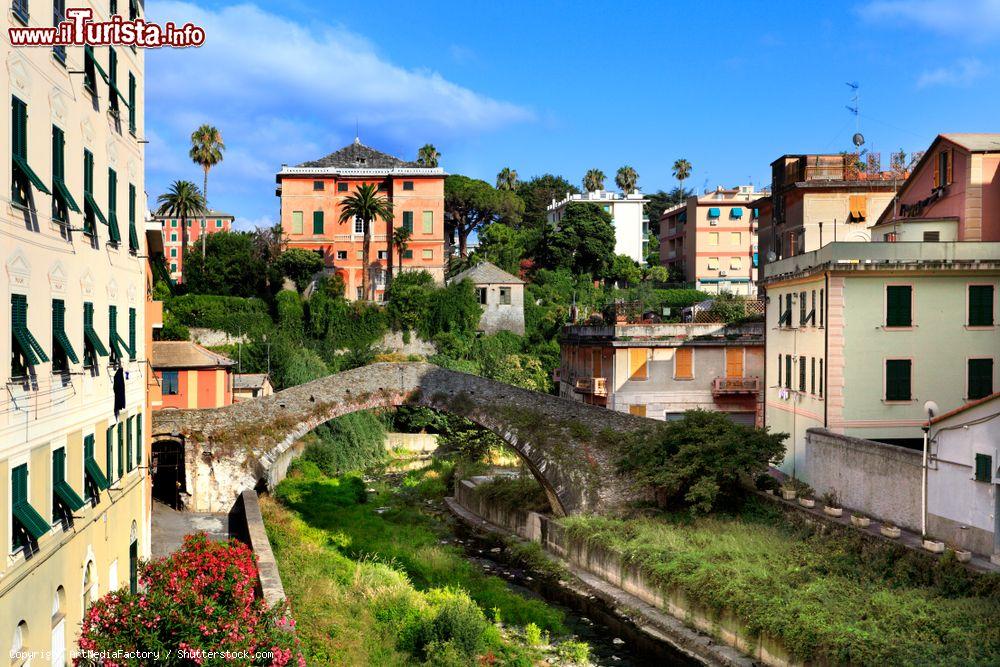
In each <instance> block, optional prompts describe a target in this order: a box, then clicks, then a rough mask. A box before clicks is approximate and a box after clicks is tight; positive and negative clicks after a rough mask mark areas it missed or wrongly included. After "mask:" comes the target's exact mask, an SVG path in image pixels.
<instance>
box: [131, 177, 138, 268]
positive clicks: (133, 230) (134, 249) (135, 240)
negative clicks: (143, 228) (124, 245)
mask: <svg viewBox="0 0 1000 667" xmlns="http://www.w3.org/2000/svg"><path fill="white" fill-rule="evenodd" d="M128 249H129V250H131V251H132V252H139V234H138V232H137V231H136V228H135V185H133V184H132V183H129V184H128Z"/></svg>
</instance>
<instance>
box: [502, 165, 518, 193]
mask: <svg viewBox="0 0 1000 667" xmlns="http://www.w3.org/2000/svg"><path fill="white" fill-rule="evenodd" d="M517 185H518V181H517V171H516V170H514V169H511V168H510V167H504V168H503V169H501V170H500V173H499V174H497V190H512V191H513V190H516V189H517Z"/></svg>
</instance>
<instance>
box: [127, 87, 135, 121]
mask: <svg viewBox="0 0 1000 667" xmlns="http://www.w3.org/2000/svg"><path fill="white" fill-rule="evenodd" d="M128 131H129V132H131V133H132V134H135V75H134V74H132V72H129V73H128Z"/></svg>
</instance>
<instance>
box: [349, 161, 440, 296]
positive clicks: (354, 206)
mask: <svg viewBox="0 0 1000 667" xmlns="http://www.w3.org/2000/svg"><path fill="white" fill-rule="evenodd" d="M425 148H426V146H425ZM379 218H381V219H383V220H385V221H386V225H387V226H388V228H392V202H391V201H389V200H388V199H387V198H385V197H383V196H382V195H380V194H379V193H378V186H376V185H375V184H373V183H363V184H361V185H360V186H358V189H357V190H355V191H354V192H353V193H352V194H350V195H349V196H347V197H346V198H345V199H344V201H343V202H342V203H341V204H340V222H353V221H354V220H355V219H357V220H360V221H361V224H362V228H363V230H364V241H363V242H362V246H361V260H362V265H363V266H364V270H363V271H362V273H361V294H362V295H363V296H364V298H366V299H372V300H374V298H375V294H374V290H371V293H369V285H370V281H369V273H370V272H371V267H370V266H369V264H370V262H371V251H372V250H371V247H372V222H374V221H375V220H378V219H379ZM386 238H388V239H389V241H388V243H389V244H390V248H389V253H390V256H391V254H392V247H391V244H392V234H391V233H390V234H387V235H386ZM389 282H390V276H389V275H388V274H387V275H386V287H387V288H388V286H389Z"/></svg>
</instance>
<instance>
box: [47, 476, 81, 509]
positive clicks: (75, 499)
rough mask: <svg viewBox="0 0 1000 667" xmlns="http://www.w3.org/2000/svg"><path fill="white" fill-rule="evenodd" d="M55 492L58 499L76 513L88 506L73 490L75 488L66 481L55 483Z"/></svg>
mask: <svg viewBox="0 0 1000 667" xmlns="http://www.w3.org/2000/svg"><path fill="white" fill-rule="evenodd" d="M53 491H55V494H56V497H58V498H59V500H61V501H63V502H64V503H66V507H68V508H70V509H71V510H73V511H74V512H75V511H77V510H78V509H80V508H81V507H83V506H84V505H85V504H86V503H85V502H84V501H83V498H81V497H80V495H79V494H78V493H77V492H76V491H74V490H73V487H72V486H70V485H69V483H68V482H67V481H66V480H64V479H63V480H59V481H58V482H56V483H55V486H54V487H53Z"/></svg>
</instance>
